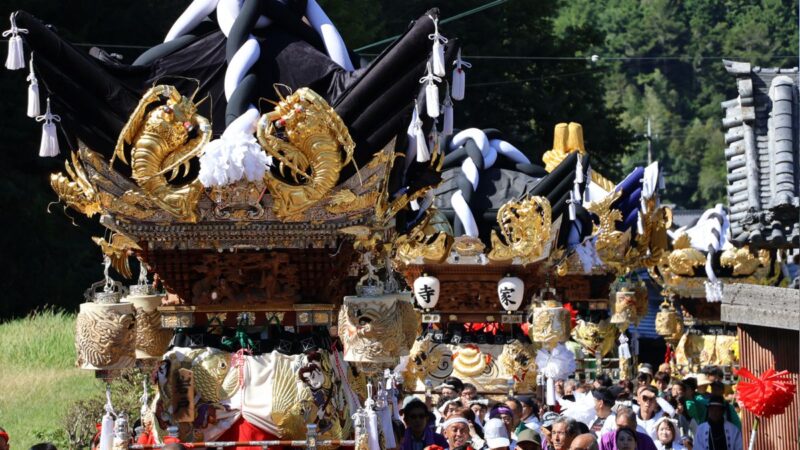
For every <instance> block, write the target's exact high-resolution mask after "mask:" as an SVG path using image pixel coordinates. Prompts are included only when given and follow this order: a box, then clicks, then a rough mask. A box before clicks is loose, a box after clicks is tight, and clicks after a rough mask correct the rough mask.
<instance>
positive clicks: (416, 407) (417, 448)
mask: <svg viewBox="0 0 800 450" xmlns="http://www.w3.org/2000/svg"><path fill="white" fill-rule="evenodd" d="M400 415H401V416H402V417H403V423H405V426H406V431H405V433H404V434H403V439H402V440H401V441H400V449H401V450H422V449H424V448H425V447H427V446H429V445H439V446H442V447H445V448H447V446H448V444H447V440H446V439H445V438H444V436H442V435H441V434H439V433H436V432H435V431H434V430H433V428H431V427H430V426H429V425H428V422H429V420H430V412H429V411H428V407H427V406H426V405H425V403H423V402H422V400H420V399H418V398H416V397H411V396H409V397H406V398H405V399H404V400H403V407H402V408H401V409H400Z"/></svg>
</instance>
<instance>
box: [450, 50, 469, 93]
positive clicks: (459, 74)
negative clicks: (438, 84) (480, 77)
mask: <svg viewBox="0 0 800 450" xmlns="http://www.w3.org/2000/svg"><path fill="white" fill-rule="evenodd" d="M453 64H454V65H455V66H456V68H455V69H453V91H452V92H451V95H452V96H453V100H464V92H465V91H466V86H467V76H466V74H465V73H464V68H465V67H466V68H468V69H469V68H470V67H472V64H470V63H468V62H466V61H464V60H462V59H461V49H458V56H457V57H456V60H455V61H453Z"/></svg>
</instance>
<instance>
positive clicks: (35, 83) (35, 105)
mask: <svg viewBox="0 0 800 450" xmlns="http://www.w3.org/2000/svg"><path fill="white" fill-rule="evenodd" d="M30 66H31V73H30V74H28V81H29V82H30V83H31V84H29V85H28V117H30V118H31V119H35V118H36V117H37V116H39V115H41V114H42V112H41V108H40V106H39V80H37V79H36V74H35V73H34V72H33V53H31V61H30Z"/></svg>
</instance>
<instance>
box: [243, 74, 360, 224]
mask: <svg viewBox="0 0 800 450" xmlns="http://www.w3.org/2000/svg"><path fill="white" fill-rule="evenodd" d="M256 136H257V137H258V142H259V143H260V144H261V146H262V147H263V148H264V150H266V152H267V153H268V154H269V155H270V156H272V159H273V162H274V163H276V164H277V166H278V175H276V174H274V173H272V172H267V173H266V174H265V175H264V182H265V184H266V185H267V188H268V189H269V192H270V194H272V197H273V200H274V202H275V203H274V211H275V214H276V215H277V216H278V218H280V219H281V220H293V219H297V218H300V217H301V215H302V213H303V212H304V211H305V210H307V209H308V208H310V207H311V206H313V205H314V204H316V203H317V202H319V201H320V200H321V199H323V198H324V197H325V196H326V195H327V194H328V193H329V192H330V191H331V190H332V189H333V188H334V187H335V186H336V184H337V182H338V180H339V173H340V172H341V170H342V168H343V167H344V166H346V165H347V164H348V163H350V162H351V161H352V158H353V149H354V148H355V143H353V140H352V138H351V137H350V133H349V132H348V131H347V127H346V126H345V124H344V122H343V121H342V119H341V118H340V117H339V115H338V114H336V112H335V111H334V110H333V108H331V107H330V106H329V105H328V103H327V102H326V101H325V100H324V99H323V98H322V97H320V96H319V94H317V93H316V92H314V91H312V90H311V89H308V88H302V89H298V90H297V91H296V92H295V93H293V94H291V95H289V96H288V97H286V98H284V99H282V100H281V101H280V102H279V103H278V104H277V105H276V106H275V109H274V110H273V111H271V112H269V113H267V114H264V115H263V116H261V119H260V120H259V122H258V125H257V127H256ZM284 138H285V139H284ZM342 154H344V157H343V155H342ZM287 170H288V172H289V174H290V175H291V181H290V180H288V179H287V178H285V177H284V176H283V175H284V173H285V172H286V171H287Z"/></svg>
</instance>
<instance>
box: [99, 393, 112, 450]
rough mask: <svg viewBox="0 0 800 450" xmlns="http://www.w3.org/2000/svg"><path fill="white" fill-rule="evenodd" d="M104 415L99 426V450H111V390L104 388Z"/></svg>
mask: <svg viewBox="0 0 800 450" xmlns="http://www.w3.org/2000/svg"><path fill="white" fill-rule="evenodd" d="M105 409H106V414H105V415H104V416H103V421H102V422H101V424H100V442H99V447H100V450H111V449H112V447H113V446H114V407H113V406H111V388H109V387H106V406H105Z"/></svg>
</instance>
